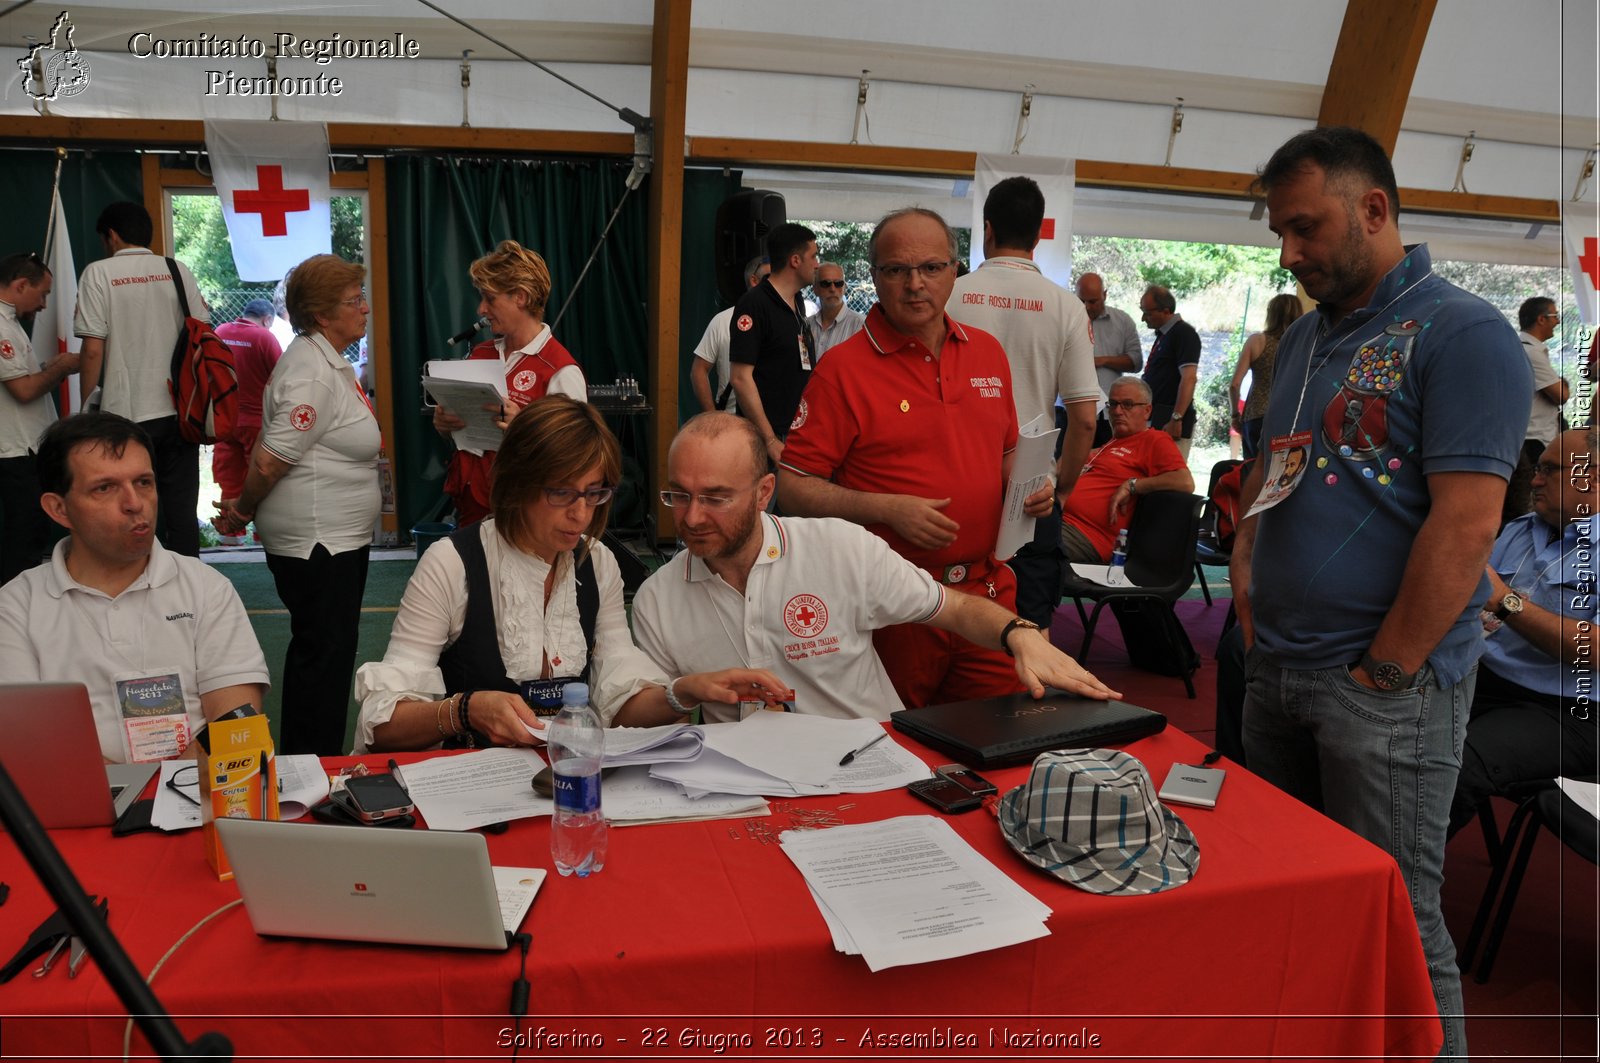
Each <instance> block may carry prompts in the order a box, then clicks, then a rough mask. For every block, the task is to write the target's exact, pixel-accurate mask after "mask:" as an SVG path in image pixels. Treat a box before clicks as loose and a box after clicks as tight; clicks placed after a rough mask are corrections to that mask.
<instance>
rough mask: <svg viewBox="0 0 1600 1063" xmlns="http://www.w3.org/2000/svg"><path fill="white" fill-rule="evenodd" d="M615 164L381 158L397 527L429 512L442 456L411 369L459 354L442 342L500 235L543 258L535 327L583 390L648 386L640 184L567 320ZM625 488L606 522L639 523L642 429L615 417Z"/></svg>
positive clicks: (624, 170)
mask: <svg viewBox="0 0 1600 1063" xmlns="http://www.w3.org/2000/svg"><path fill="white" fill-rule="evenodd" d="M629 165H630V164H629V162H628V161H626V160H599V161H583V162H569V161H562V160H533V161H530V160H511V159H465V158H458V157H451V156H444V157H439V156H434V157H425V156H397V157H394V158H391V159H390V160H389V163H388V179H389V202H388V209H389V232H390V239H389V305H390V314H391V321H390V335H391V338H392V344H393V350H392V351H391V352H390V358H391V364H392V366H393V380H394V393H393V395H392V396H391V398H392V400H393V402H394V411H395V415H394V420H395V429H394V434H395V439H394V441H393V446H392V452H393V455H394V460H395V468H396V470H397V471H398V472H397V476H396V490H397V493H398V511H397V516H398V517H399V520H400V527H401V529H402V530H405V529H409V528H410V527H412V526H413V525H414V524H415V523H416V522H417V521H419V520H425V519H428V516H429V515H430V514H431V513H433V512H435V510H436V508H437V507H438V505H439V501H440V498H441V490H442V487H443V484H444V468H445V462H446V460H447V459H448V455H449V450H448V448H447V447H446V445H445V444H444V442H443V441H442V440H440V439H439V437H438V434H437V433H435V432H434V430H433V427H432V425H431V423H430V422H429V420H428V418H427V416H426V414H425V413H424V412H423V411H422V387H421V384H420V377H421V372H422V363H423V362H425V361H428V360H430V359H435V358H454V357H461V356H462V355H464V354H465V353H466V347H465V345H464V344H457V345H456V346H455V347H453V348H452V347H449V346H447V344H446V342H445V341H446V339H447V338H448V337H449V336H451V335H452V334H454V333H456V332H459V331H460V330H461V329H462V328H464V327H465V326H466V325H467V324H468V323H469V322H471V321H472V320H473V318H475V317H477V314H478V310H477V307H478V296H477V293H476V292H475V291H474V290H473V287H472V281H471V278H470V277H468V275H467V267H468V266H469V265H471V263H472V260H473V259H475V258H478V257H480V256H481V255H483V254H485V253H486V252H488V251H490V250H492V249H493V248H494V246H495V244H497V243H498V242H500V241H501V240H506V239H512V240H516V241H518V242H519V243H521V244H522V245H523V246H524V247H529V248H532V249H533V250H535V251H538V252H539V254H541V255H543V256H544V259H545V261H546V262H547V263H548V264H549V266H550V274H551V280H552V290H551V293H550V304H549V307H548V309H547V311H546V315H545V319H546V320H547V321H549V322H550V323H551V325H552V327H553V328H554V329H555V334H556V338H557V339H559V340H560V341H561V343H562V344H563V345H564V346H565V347H566V348H567V349H568V350H569V351H571V352H572V354H573V357H575V358H576V359H577V360H578V363H579V364H580V365H582V366H583V371H584V376H585V377H587V378H588V380H589V382H590V383H591V384H597V383H598V384H609V383H611V382H612V381H614V380H616V379H618V378H619V377H633V378H635V379H637V380H638V381H639V386H640V387H641V389H642V388H643V387H644V386H645V381H646V380H647V379H648V372H647V364H646V359H647V347H646V322H645V272H646V257H645V256H646V248H645V205H646V199H647V194H648V189H647V187H646V186H641V187H640V188H638V189H636V190H634V191H633V192H632V193H630V194H629V195H628V197H627V201H626V203H625V204H624V206H623V208H622V211H621V213H620V214H619V215H618V216H617V220H616V223H615V224H614V225H613V226H612V228H611V232H610V233H609V234H608V235H607V237H606V239H605V242H604V243H603V244H601V246H600V251H599V254H598V255H597V256H596V258H595V261H594V264H593V265H592V266H591V267H590V268H589V273H588V275H587V276H586V277H584V279H583V284H582V286H581V287H579V288H578V290H577V296H576V298H575V299H574V300H573V301H572V305H571V306H570V307H568V309H567V311H566V316H565V317H563V318H562V319H561V322H560V325H559V326H556V323H555V319H556V315H557V314H559V313H560V312H561V307H562V305H563V304H564V303H565V302H566V299H567V295H568V294H569V293H570V292H572V290H573V285H574V283H575V282H576V281H577V279H578V275H579V273H580V272H581V271H582V269H583V266H584V263H585V262H586V261H587V260H588V258H589V255H590V252H591V251H593V249H594V247H595V245H596V243H597V241H599V238H600V234H601V232H602V231H603V230H604V229H605V225H606V221H607V219H608V218H610V216H611V212H612V211H613V210H614V209H616V206H617V203H618V202H619V201H620V200H622V198H623V193H624V192H625V185H624V178H625V177H626V176H627V174H628V170H629ZM611 425H612V428H613V429H614V430H615V431H616V432H617V434H618V436H619V437H620V438H621V439H622V442H623V447H624V455H625V465H626V466H627V467H626V469H625V480H626V481H627V482H626V484H625V487H626V488H627V490H624V491H622V492H619V497H618V505H617V507H616V508H615V510H614V512H613V522H614V523H618V524H628V523H631V522H634V521H636V520H637V519H638V518H639V516H640V515H642V513H643V511H644V509H643V490H644V485H645V483H646V479H645V476H644V470H645V469H647V468H648V467H649V466H648V454H647V449H646V448H647V443H648V439H649V421H648V419H646V418H643V417H631V418H630V417H614V418H612V419H611Z"/></svg>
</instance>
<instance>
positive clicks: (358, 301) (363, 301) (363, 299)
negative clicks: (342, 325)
mask: <svg viewBox="0 0 1600 1063" xmlns="http://www.w3.org/2000/svg"><path fill="white" fill-rule="evenodd" d="M339 305H340V306H366V305H367V293H366V291H365V290H363V291H362V292H361V294H360V295H358V296H356V297H355V298H354V299H340V300H339Z"/></svg>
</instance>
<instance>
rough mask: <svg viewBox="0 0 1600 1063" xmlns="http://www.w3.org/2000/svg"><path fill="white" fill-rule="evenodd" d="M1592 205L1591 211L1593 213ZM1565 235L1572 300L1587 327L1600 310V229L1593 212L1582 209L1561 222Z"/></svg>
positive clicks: (1592, 323)
mask: <svg viewBox="0 0 1600 1063" xmlns="http://www.w3.org/2000/svg"><path fill="white" fill-rule="evenodd" d="M1593 209H1594V208H1593V205H1592V204H1591V205H1589V210H1590V211H1591V212H1592V211H1593ZM1561 229H1562V236H1563V237H1564V238H1565V242H1566V245H1567V269H1568V271H1569V272H1570V274H1571V276H1572V297H1573V301H1574V302H1576V303H1577V304H1578V317H1579V318H1581V319H1582V320H1583V323H1584V324H1585V325H1589V326H1593V325H1594V324H1596V321H1595V315H1596V311H1597V310H1600V305H1597V304H1600V299H1597V298H1596V294H1595V293H1596V289H1600V226H1597V225H1596V221H1595V216H1594V214H1593V213H1588V214H1587V215H1585V213H1584V212H1583V211H1581V210H1573V211H1568V212H1567V216H1566V217H1565V218H1564V219H1563V220H1562V226H1561Z"/></svg>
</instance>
